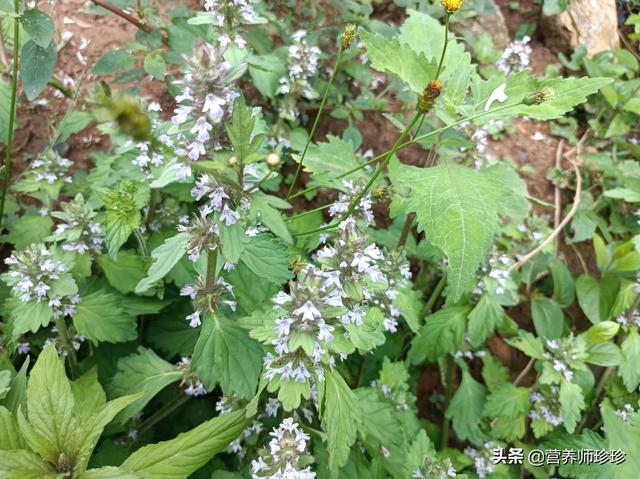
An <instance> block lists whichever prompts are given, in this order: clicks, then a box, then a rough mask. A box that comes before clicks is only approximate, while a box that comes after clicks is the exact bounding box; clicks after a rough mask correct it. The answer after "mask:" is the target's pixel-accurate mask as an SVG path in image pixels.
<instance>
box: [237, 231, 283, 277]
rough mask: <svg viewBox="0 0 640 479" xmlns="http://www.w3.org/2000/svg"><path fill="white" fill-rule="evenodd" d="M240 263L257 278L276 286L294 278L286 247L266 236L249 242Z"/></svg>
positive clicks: (256, 237)
mask: <svg viewBox="0 0 640 479" xmlns="http://www.w3.org/2000/svg"><path fill="white" fill-rule="evenodd" d="M240 261H242V262H243V263H244V264H245V265H246V266H247V267H248V268H249V269H250V270H251V271H253V273H255V274H256V276H259V277H260V278H262V279H266V280H267V281H270V282H272V283H275V284H282V283H284V282H285V281H287V280H289V279H290V278H291V277H292V276H293V273H292V272H291V271H290V270H289V259H288V255H287V248H286V246H285V245H284V244H283V243H282V242H281V241H278V240H276V239H275V238H272V237H270V236H268V235H265V234H263V235H259V236H255V237H253V238H249V239H248V240H247V243H246V245H245V249H244V253H243V254H242V256H241V258H240Z"/></svg>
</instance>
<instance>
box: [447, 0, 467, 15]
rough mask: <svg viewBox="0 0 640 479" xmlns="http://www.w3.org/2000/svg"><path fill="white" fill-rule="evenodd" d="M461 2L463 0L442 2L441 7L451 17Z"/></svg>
mask: <svg viewBox="0 0 640 479" xmlns="http://www.w3.org/2000/svg"><path fill="white" fill-rule="evenodd" d="M463 1H464V0H442V7H443V8H444V10H445V11H446V12H447V13H448V14H449V15H451V14H452V13H454V12H457V11H458V10H460V7H461V6H462V2H463Z"/></svg>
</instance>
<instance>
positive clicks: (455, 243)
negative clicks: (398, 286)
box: [395, 164, 513, 302]
mask: <svg viewBox="0 0 640 479" xmlns="http://www.w3.org/2000/svg"><path fill="white" fill-rule="evenodd" d="M397 183H398V184H397V185H395V186H396V187H405V188H410V189H411V191H412V194H411V196H410V197H409V200H408V210H409V211H412V212H415V213H416V216H417V220H418V226H419V228H420V229H421V230H423V231H424V232H425V235H426V237H427V240H428V241H429V242H430V243H432V244H434V245H435V246H437V247H438V248H440V249H441V250H442V252H443V253H444V254H445V255H446V256H447V258H448V265H447V278H448V280H447V301H448V302H456V301H458V300H459V299H460V297H461V296H462V295H463V294H464V293H466V292H468V291H470V290H472V289H473V287H474V286H475V283H476V278H475V273H476V269H477V268H478V266H479V265H480V263H481V262H482V261H484V259H485V256H486V253H487V251H488V249H489V247H490V245H491V242H492V240H493V236H494V234H495V233H496V231H497V229H498V228H499V226H500V216H499V215H500V214H501V213H502V212H503V211H504V204H505V203H508V202H509V201H513V193H512V190H511V189H510V188H508V187H506V186H505V185H504V184H503V183H501V182H500V181H499V177H498V176H497V174H496V170H494V169H492V168H484V169H482V170H479V171H477V170H473V169H471V168H466V167H463V166H460V165H456V164H445V165H439V166H437V167H435V168H417V167H414V166H402V167H401V171H400V174H399V177H398V181H397Z"/></svg>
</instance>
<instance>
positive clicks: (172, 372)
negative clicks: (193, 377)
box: [107, 346, 182, 423]
mask: <svg viewBox="0 0 640 479" xmlns="http://www.w3.org/2000/svg"><path fill="white" fill-rule="evenodd" d="M181 378H182V373H181V372H180V371H178V370H177V369H176V368H175V366H174V365H173V364H171V363H169V362H167V361H165V360H164V359H162V358H161V357H160V356H158V355H157V354H156V353H154V352H153V351H152V350H151V349H147V348H143V347H142V346H140V347H139V348H138V351H137V352H136V353H135V354H130V355H129V356H125V357H123V358H120V359H119V360H118V372H117V373H116V374H115V375H114V376H113V378H112V379H111V381H109V383H108V384H107V392H108V393H109V396H110V397H120V396H125V395H128V394H134V393H142V395H141V396H140V397H139V398H137V399H136V400H135V401H134V402H133V403H131V404H130V405H128V406H127V407H126V408H125V409H123V410H122V411H121V412H120V413H119V414H118V417H117V421H118V422H121V423H123V422H125V421H126V420H127V419H129V418H130V417H132V416H135V415H136V414H137V413H139V412H140V411H142V410H143V409H144V407H145V406H146V405H147V404H148V403H149V401H151V399H153V397H154V396H155V395H156V394H158V393H159V392H160V391H161V390H162V389H164V388H165V387H167V386H168V385H169V384H171V383H174V382H176V381H179V380H180V379H181Z"/></svg>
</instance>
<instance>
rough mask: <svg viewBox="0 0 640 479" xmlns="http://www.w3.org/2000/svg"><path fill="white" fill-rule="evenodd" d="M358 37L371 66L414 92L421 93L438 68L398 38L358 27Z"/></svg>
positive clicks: (433, 62)
mask: <svg viewBox="0 0 640 479" xmlns="http://www.w3.org/2000/svg"><path fill="white" fill-rule="evenodd" d="M358 32H359V35H360V39H361V40H362V43H363V44H364V46H365V48H366V49H367V57H368V58H369V60H370V61H371V66H372V67H373V68H375V69H376V70H378V71H381V72H386V73H389V74H391V75H394V76H395V77H397V78H399V79H400V80H402V81H403V82H405V83H406V84H407V85H408V86H409V88H410V89H411V91H413V92H414V93H418V94H420V93H422V91H423V90H424V89H425V87H426V86H427V84H428V83H429V81H430V80H432V79H434V78H435V76H436V70H437V69H438V67H437V64H436V62H435V61H429V60H428V59H427V58H426V57H425V56H424V55H423V54H422V53H417V52H415V51H414V50H412V49H411V48H410V47H408V46H406V45H402V44H401V43H400V42H399V41H398V40H388V39H386V38H384V37H382V36H380V35H377V34H373V33H369V32H368V31H366V30H364V29H362V28H360V29H359V30H358Z"/></svg>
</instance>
